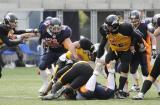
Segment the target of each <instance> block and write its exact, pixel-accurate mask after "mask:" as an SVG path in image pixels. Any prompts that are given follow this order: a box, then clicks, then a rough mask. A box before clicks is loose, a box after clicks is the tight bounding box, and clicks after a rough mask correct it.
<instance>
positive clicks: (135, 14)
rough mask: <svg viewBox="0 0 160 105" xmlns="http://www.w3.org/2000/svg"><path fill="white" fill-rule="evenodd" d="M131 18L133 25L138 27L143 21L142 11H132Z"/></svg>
mask: <svg viewBox="0 0 160 105" xmlns="http://www.w3.org/2000/svg"><path fill="white" fill-rule="evenodd" d="M130 20H131V23H132V25H133V27H135V28H137V27H138V26H139V24H140V22H141V13H140V11H138V10H133V11H131V14H130Z"/></svg>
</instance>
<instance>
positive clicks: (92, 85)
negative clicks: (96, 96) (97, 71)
mask: <svg viewBox="0 0 160 105" xmlns="http://www.w3.org/2000/svg"><path fill="white" fill-rule="evenodd" d="M95 87H96V75H94V74H93V75H92V76H91V77H90V79H89V80H88V82H87V83H86V89H87V90H90V91H94V90H95Z"/></svg>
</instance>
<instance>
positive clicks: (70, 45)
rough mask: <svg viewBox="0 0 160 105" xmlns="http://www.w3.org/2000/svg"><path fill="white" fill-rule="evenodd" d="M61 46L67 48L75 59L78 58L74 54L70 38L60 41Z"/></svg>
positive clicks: (74, 49) (73, 46)
mask: <svg viewBox="0 0 160 105" xmlns="http://www.w3.org/2000/svg"><path fill="white" fill-rule="evenodd" d="M62 44H63V46H64V47H65V48H66V49H68V50H69V51H70V52H71V53H72V54H73V56H74V58H75V59H78V56H77V54H76V46H75V45H74V44H73V43H72V41H71V39H70V38H66V39H65V40H64V41H63V42H62Z"/></svg>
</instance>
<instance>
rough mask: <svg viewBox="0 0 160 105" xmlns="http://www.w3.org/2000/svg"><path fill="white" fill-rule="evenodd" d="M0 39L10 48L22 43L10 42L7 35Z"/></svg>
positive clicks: (20, 40) (19, 40) (18, 40)
mask: <svg viewBox="0 0 160 105" xmlns="http://www.w3.org/2000/svg"><path fill="white" fill-rule="evenodd" d="M0 38H1V39H2V41H3V42H4V43H5V44H6V45H7V46H9V47H11V46H15V45H18V44H19V43H21V42H22V39H14V40H10V39H9V38H8V36H7V35H2V36H1V37H0Z"/></svg>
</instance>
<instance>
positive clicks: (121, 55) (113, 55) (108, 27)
mask: <svg viewBox="0 0 160 105" xmlns="http://www.w3.org/2000/svg"><path fill="white" fill-rule="evenodd" d="M100 33H101V35H102V40H101V42H100V46H99V50H98V55H97V59H96V62H97V63H96V66H99V63H98V61H99V58H100V57H101V56H102V55H103V53H104V47H105V45H106V43H108V45H109V50H108V53H107V55H106V59H105V62H106V64H108V63H109V62H110V61H112V60H117V59H120V61H121V63H120V67H119V70H120V72H121V76H120V78H119V82H120V83H119V93H120V95H121V93H122V90H123V87H124V84H125V82H126V80H127V74H128V72H129V64H130V62H131V58H132V53H134V52H135V49H134V45H135V43H139V44H140V47H141V50H145V47H144V44H143V40H142V37H141V36H140V35H139V34H138V33H137V32H135V31H134V29H133V28H132V25H131V24H130V23H126V22H124V23H119V19H118V17H117V16H116V15H109V16H107V18H106V20H105V22H104V24H103V25H102V26H101V27H100ZM97 69H98V67H97ZM96 71H98V70H95V73H96Z"/></svg>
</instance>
